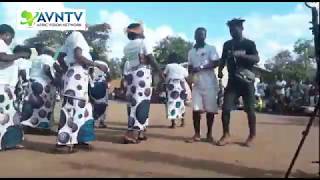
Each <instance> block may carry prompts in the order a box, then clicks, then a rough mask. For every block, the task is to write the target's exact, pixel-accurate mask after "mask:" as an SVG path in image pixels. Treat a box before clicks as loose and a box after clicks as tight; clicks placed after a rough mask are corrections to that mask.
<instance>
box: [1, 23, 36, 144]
mask: <svg viewBox="0 0 320 180" xmlns="http://www.w3.org/2000/svg"><path fill="white" fill-rule="evenodd" d="M14 34H15V33H14V30H13V28H12V27H11V26H9V25H7V24H1V25H0V69H1V70H0V150H6V149H11V148H22V147H23V146H22V145H21V143H22V141H23V130H22V128H21V126H20V115H19V113H18V112H17V111H16V109H15V108H14V106H13V105H14V101H15V99H16V96H15V94H14V88H15V86H16V84H17V83H18V74H19V70H21V67H20V66H21V64H23V63H22V62H21V58H30V55H31V54H29V53H27V52H18V53H16V54H12V52H11V50H10V48H9V45H10V44H11V42H12V39H13V37H14Z"/></svg>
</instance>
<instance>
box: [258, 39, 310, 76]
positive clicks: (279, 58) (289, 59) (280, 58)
mask: <svg viewBox="0 0 320 180" xmlns="http://www.w3.org/2000/svg"><path fill="white" fill-rule="evenodd" d="M293 48H294V50H293V51H294V52H295V53H296V54H297V57H296V58H293V56H292V55H291V52H290V51H288V50H284V51H281V52H279V53H278V54H276V55H275V56H274V57H273V58H271V59H270V60H268V61H267V63H266V64H265V67H266V69H268V70H270V71H272V73H271V74H269V75H266V76H265V77H264V78H265V79H266V80H269V81H274V80H275V79H274V75H279V74H282V75H283V77H284V78H285V79H286V80H292V79H294V80H297V81H300V80H302V81H306V80H312V79H313V78H314V77H315V73H316V68H315V66H314V65H313V64H312V63H313V62H314V59H312V57H314V46H313V45H312V40H304V39H299V40H297V41H296V42H295V44H294V47H293Z"/></svg>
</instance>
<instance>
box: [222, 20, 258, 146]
mask: <svg viewBox="0 0 320 180" xmlns="http://www.w3.org/2000/svg"><path fill="white" fill-rule="evenodd" d="M244 21H245V20H243V19H232V20H231V21H228V23H227V25H228V27H229V30H230V35H231V37H232V39H231V40H228V41H226V42H225V43H224V45H223V51H222V57H221V61H220V66H219V71H218V76H219V78H222V77H223V73H222V70H223V68H224V66H225V64H227V68H228V72H229V73H228V75H229V79H228V85H227V87H226V91H225V94H224V102H223V108H222V124H223V135H222V137H221V139H220V140H219V142H218V145H219V146H224V145H226V144H228V143H230V130H229V123H230V112H231V110H232V109H233V107H234V102H235V99H238V98H239V97H240V96H242V99H243V103H244V111H245V112H246V113H247V116H248V124H249V136H248V138H247V140H246V142H245V143H244V145H246V146H250V145H251V144H252V143H253V142H254V139H255V137H256V115H255V107H254V105H255V96H254V91H255V89H254V77H255V75H254V74H253V73H252V72H251V71H252V69H253V67H254V65H255V64H257V63H258V62H259V55H258V51H257V49H256V45H255V43H254V42H253V41H251V40H249V39H247V38H245V37H243V35H242V32H243V22H244ZM241 73H246V74H247V75H248V76H249V75H250V79H249V80H248V79H245V80H243V79H242V78H241ZM248 76H247V77H248Z"/></svg>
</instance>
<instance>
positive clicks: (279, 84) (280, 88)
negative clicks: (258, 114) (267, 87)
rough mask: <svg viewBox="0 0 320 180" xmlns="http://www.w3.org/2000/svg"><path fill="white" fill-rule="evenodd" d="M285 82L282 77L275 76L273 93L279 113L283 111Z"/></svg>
mask: <svg viewBox="0 0 320 180" xmlns="http://www.w3.org/2000/svg"><path fill="white" fill-rule="evenodd" d="M286 85H287V82H286V81H285V80H284V79H283V75H282V74H280V76H277V75H276V85H275V92H276V99H277V107H278V108H277V110H278V111H280V113H283V111H284V97H285V87H286Z"/></svg>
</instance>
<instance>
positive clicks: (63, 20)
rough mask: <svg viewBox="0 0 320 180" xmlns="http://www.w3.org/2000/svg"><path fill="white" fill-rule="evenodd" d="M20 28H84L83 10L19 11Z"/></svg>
mask: <svg viewBox="0 0 320 180" xmlns="http://www.w3.org/2000/svg"><path fill="white" fill-rule="evenodd" d="M20 17H21V18H20V22H19V24H18V27H20V29H21V28H22V29H26V28H27V29H32V30H85V27H86V21H85V11H84V10H78V9H77V10H69V9H65V10H63V11H52V10H51V11H50V10H48V11H39V10H37V11H33V10H23V11H22V12H21V11H20Z"/></svg>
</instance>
